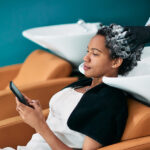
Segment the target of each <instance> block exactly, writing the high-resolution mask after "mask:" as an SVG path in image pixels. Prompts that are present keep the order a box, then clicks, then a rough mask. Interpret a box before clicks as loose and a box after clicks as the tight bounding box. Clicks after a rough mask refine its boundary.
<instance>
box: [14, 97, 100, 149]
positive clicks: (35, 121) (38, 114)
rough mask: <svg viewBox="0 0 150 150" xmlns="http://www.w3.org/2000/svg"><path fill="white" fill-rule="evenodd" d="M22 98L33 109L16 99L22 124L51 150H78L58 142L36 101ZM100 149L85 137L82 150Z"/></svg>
mask: <svg viewBox="0 0 150 150" xmlns="http://www.w3.org/2000/svg"><path fill="white" fill-rule="evenodd" d="M24 97H25V98H26V100H27V101H28V102H29V104H30V105H32V106H33V108H34V109H33V108H31V107H28V106H26V105H24V104H22V103H20V102H19V101H18V99H17V98H16V103H17V107H16V110H17V111H18V112H19V114H20V116H21V117H22V119H23V120H24V122H25V123H27V124H28V125H30V126H31V127H32V128H34V129H35V130H36V132H37V133H39V134H40V135H41V136H42V137H43V138H44V139H45V140H46V141H47V143H48V144H49V146H50V147H51V149H53V150H79V149H72V148H70V147H68V146H67V145H65V144H64V143H63V142H62V141H61V140H59V139H58V138H57V136H55V134H54V133H53V132H52V131H51V129H50V128H49V126H48V125H47V123H46V121H45V118H44V116H43V114H42V109H41V106H40V103H39V101H38V100H31V99H29V98H28V97H27V96H25V95H24ZM100 147H102V145H101V144H100V143H98V142H97V141H95V140H93V139H92V138H90V137H88V136H86V137H85V139H84V143H83V147H82V150H97V149H98V148H100Z"/></svg>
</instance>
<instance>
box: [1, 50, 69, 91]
mask: <svg viewBox="0 0 150 150" xmlns="http://www.w3.org/2000/svg"><path fill="white" fill-rule="evenodd" d="M71 72H72V66H71V64H70V63H69V62H67V61H66V60H64V59H61V58H60V57H58V56H55V55H53V54H51V53H49V52H46V51H44V50H35V51H33V52H32V53H31V54H30V55H29V56H28V57H27V58H26V60H25V61H24V63H22V64H16V65H10V66H6V67H1V68H0V83H1V84H0V90H4V89H8V88H9V87H8V85H9V81H11V80H13V81H14V83H15V84H16V85H17V86H22V85H27V84H30V83H37V82H40V81H46V80H49V79H53V78H61V77H67V76H69V75H70V74H71Z"/></svg>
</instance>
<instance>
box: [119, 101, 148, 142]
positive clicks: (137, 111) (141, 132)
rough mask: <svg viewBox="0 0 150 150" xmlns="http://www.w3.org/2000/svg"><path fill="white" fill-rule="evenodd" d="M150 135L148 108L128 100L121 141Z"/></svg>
mask: <svg viewBox="0 0 150 150" xmlns="http://www.w3.org/2000/svg"><path fill="white" fill-rule="evenodd" d="M147 135H150V107H148V106H146V105H144V104H142V103H140V102H138V101H136V100H134V99H128V120H127V124H126V128H125V131H124V134H123V136H122V140H128V139H134V138H138V137H142V136H147Z"/></svg>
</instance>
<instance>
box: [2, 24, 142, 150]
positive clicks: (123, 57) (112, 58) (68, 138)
mask: <svg viewBox="0 0 150 150" xmlns="http://www.w3.org/2000/svg"><path fill="white" fill-rule="evenodd" d="M126 29H129V28H126ZM127 33H131V32H129V31H128V32H127V31H125V30H124V28H123V27H121V26H119V25H114V24H112V25H110V26H104V25H101V27H100V29H99V31H98V32H97V34H96V35H95V36H94V37H93V38H92V39H91V41H90V42H89V45H88V48H87V54H86V56H85V57H84V71H85V77H86V78H84V79H81V80H80V81H78V82H75V83H73V84H71V85H69V86H68V87H66V88H64V89H63V90H61V91H60V92H58V93H57V94H55V95H54V96H53V97H52V99H51V100H50V114H49V116H48V119H47V121H45V119H44V117H43V115H42V111H41V110H42V109H41V107H40V104H39V102H38V101H36V100H31V99H29V98H28V97H26V96H25V98H26V99H27V100H28V102H29V103H30V105H32V106H33V107H34V109H32V108H30V107H28V106H25V105H23V104H22V103H20V102H19V101H18V100H17V99H16V103H17V107H16V109H17V111H18V112H19V114H20V116H21V117H22V119H23V120H24V122H25V123H27V124H28V125H30V126H31V127H33V128H34V129H35V130H36V132H37V133H36V134H34V135H33V136H32V139H31V140H30V141H29V142H28V144H27V145H26V146H24V147H23V146H18V148H17V149H18V150H22V149H28V150H30V149H32V150H50V149H53V150H72V149H83V150H96V149H98V148H100V147H102V146H107V145H110V144H113V143H116V142H119V141H120V139H121V136H122V133H123V131H124V128H125V124H126V120H127V116H128V111H127V101H126V97H125V94H124V93H123V92H122V91H121V90H119V89H116V88H113V87H110V86H108V85H106V84H104V83H103V82H102V77H103V76H108V77H117V76H118V75H119V74H120V75H125V74H127V73H128V72H129V71H130V70H132V69H133V68H134V67H135V66H136V65H137V61H138V60H140V56H141V51H142V49H143V47H142V46H139V45H140V44H143V43H140V44H139V45H136V46H135V47H133V44H134V45H135V44H136V42H137V41H135V40H134V38H133V36H132V35H133V34H127ZM29 114H30V115H29ZM5 149H7V150H8V149H12V148H5Z"/></svg>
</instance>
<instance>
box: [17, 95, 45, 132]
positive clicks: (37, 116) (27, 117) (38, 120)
mask: <svg viewBox="0 0 150 150" xmlns="http://www.w3.org/2000/svg"><path fill="white" fill-rule="evenodd" d="M24 97H25V99H26V100H27V101H28V103H29V104H30V105H31V106H33V108H31V107H29V106H26V105H24V104H22V103H21V102H19V100H18V99H17V97H16V104H17V106H16V110H17V111H18V112H19V114H20V116H21V118H22V119H23V121H24V122H25V123H27V124H28V125H30V126H31V127H32V128H34V129H35V130H36V132H39V131H40V128H41V127H42V125H43V124H45V123H46V122H45V118H44V116H43V114H42V109H41V106H40V102H39V101H38V100H31V99H30V98H28V97H27V96H25V95H24Z"/></svg>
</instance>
